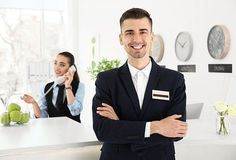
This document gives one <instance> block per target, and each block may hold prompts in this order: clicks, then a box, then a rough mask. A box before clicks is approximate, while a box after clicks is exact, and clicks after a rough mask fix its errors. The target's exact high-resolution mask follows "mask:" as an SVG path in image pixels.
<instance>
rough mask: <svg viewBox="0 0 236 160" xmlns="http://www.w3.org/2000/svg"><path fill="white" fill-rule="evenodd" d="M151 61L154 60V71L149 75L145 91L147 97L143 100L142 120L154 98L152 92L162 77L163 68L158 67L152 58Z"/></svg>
mask: <svg viewBox="0 0 236 160" xmlns="http://www.w3.org/2000/svg"><path fill="white" fill-rule="evenodd" d="M151 60H152V69H151V72H150V75H149V79H148V83H147V87H146V91H145V95H144V99H143V105H142V111H141V115H140V118H142V117H143V115H144V114H145V112H146V110H147V108H148V104H149V102H150V101H151V98H152V90H153V89H154V88H155V87H156V86H157V84H158V82H159V80H160V77H161V67H160V66H158V65H157V64H156V62H154V60H153V59H152V58H151Z"/></svg>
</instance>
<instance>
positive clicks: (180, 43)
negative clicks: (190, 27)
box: [175, 32, 193, 61]
mask: <svg viewBox="0 0 236 160" xmlns="http://www.w3.org/2000/svg"><path fill="white" fill-rule="evenodd" d="M192 52H193V40H192V37H191V35H190V34H189V33H188V32H180V33H179V34H178V35H177V37H176V40H175V53H176V56H177V58H178V59H179V60H180V61H187V60H189V59H190V57H191V56H192Z"/></svg>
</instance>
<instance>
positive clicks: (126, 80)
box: [120, 62, 140, 115]
mask: <svg viewBox="0 0 236 160" xmlns="http://www.w3.org/2000/svg"><path fill="white" fill-rule="evenodd" d="M120 73H121V74H120V79H121V82H122V84H123V85H124V88H125V90H126V92H127V93H128V95H129V97H130V99H131V101H132V103H133V108H134V110H135V111H136V113H137V115H139V113H140V107H139V100H138V95H137V93H136V90H135V87H134V84H133V81H132V78H131V74H130V71H129V68H128V64H127V62H126V63H125V64H124V65H123V66H122V67H120Z"/></svg>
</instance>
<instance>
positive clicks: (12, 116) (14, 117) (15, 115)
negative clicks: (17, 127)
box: [10, 111, 21, 122]
mask: <svg viewBox="0 0 236 160" xmlns="http://www.w3.org/2000/svg"><path fill="white" fill-rule="evenodd" d="M10 119H11V121H12V122H19V121H20V120H21V112H20V111H11V113H10Z"/></svg>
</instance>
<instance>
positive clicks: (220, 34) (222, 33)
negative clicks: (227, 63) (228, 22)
mask: <svg viewBox="0 0 236 160" xmlns="http://www.w3.org/2000/svg"><path fill="white" fill-rule="evenodd" d="M207 47H208V52H209V53H210V55H211V56H212V57H213V58H215V59H222V58H224V57H225V56H226V55H227V53H228V52H229V48H230V34H229V31H228V29H227V28H226V27H225V26H223V25H215V26H213V27H212V28H211V30H210V32H209V34H208V38H207Z"/></svg>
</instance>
